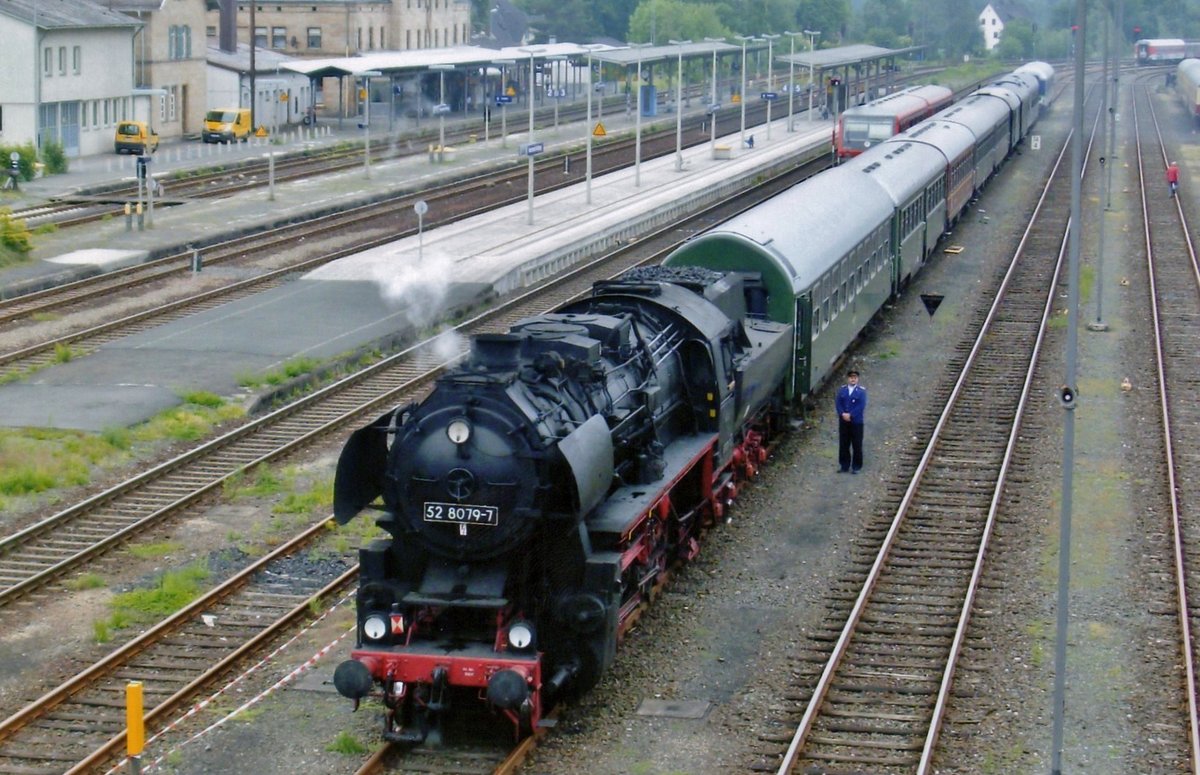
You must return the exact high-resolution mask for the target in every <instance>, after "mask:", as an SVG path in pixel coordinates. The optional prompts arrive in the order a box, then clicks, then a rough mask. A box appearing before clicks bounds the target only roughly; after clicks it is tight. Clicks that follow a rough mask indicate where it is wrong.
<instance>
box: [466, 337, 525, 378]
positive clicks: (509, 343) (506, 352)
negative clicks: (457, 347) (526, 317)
mask: <svg viewBox="0 0 1200 775" xmlns="http://www.w3.org/2000/svg"><path fill="white" fill-rule="evenodd" d="M520 352H521V337H519V336H513V335H512V334H479V335H478V336H476V337H475V338H474V339H473V340H472V341H471V360H472V361H473V362H474V363H475V364H477V365H479V366H482V367H483V368H485V369H487V370H488V371H500V370H503V369H515V368H516V367H517V356H518V355H519V354H520Z"/></svg>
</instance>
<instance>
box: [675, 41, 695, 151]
mask: <svg viewBox="0 0 1200 775" xmlns="http://www.w3.org/2000/svg"><path fill="white" fill-rule="evenodd" d="M689 43H691V41H690V40H672V41H670V44H671V45H672V46H679V68H678V70H677V71H676V73H675V171H676V172H683V104H682V102H681V101H682V99H683V47H684V46H686V45H687V44H689Z"/></svg>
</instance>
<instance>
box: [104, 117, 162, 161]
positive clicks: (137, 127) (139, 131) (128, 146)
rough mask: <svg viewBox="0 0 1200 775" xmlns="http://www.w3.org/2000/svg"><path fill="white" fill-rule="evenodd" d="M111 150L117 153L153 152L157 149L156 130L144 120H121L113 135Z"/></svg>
mask: <svg viewBox="0 0 1200 775" xmlns="http://www.w3.org/2000/svg"><path fill="white" fill-rule="evenodd" d="M113 150H115V151H116V152H117V153H137V154H145V153H154V152H155V151H156V150H158V132H155V131H154V130H153V129H151V128H150V126H149V125H148V124H147V123H146V122H145V121H121V122H118V124H117V131H116V133H115V134H114V135H113Z"/></svg>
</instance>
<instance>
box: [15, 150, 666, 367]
mask: <svg viewBox="0 0 1200 775" xmlns="http://www.w3.org/2000/svg"><path fill="white" fill-rule="evenodd" d="M668 140H669V141H670V142H669V143H668ZM673 143H674V140H673V139H671V138H668V137H667V136H666V135H665V134H664V135H661V136H657V137H655V138H653V139H652V140H649V141H646V142H643V146H644V147H645V148H646V149H647V153H648V154H653V155H655V156H658V155H662V154H665V153H668V152H669V149H668V147H667V146H668V145H670V148H671V149H673V148H674V145H673ZM632 153H633V142H632V140H629V141H623V142H620V143H616V144H611V145H609V146H607V147H606V148H605V149H604V150H603V151H601V152H599V153H597V154H594V158H593V166H594V167H595V168H596V169H597V170H599V171H600V172H606V171H610V170H613V169H619V168H620V167H622V166H624V165H626V164H627V163H628V162H629V160H630V159H631V158H632ZM525 175H526V173H525V172H524V171H520V172H518V171H515V170H501V171H497V172H494V173H491V174H488V175H484V176H477V177H472V178H468V179H463V180H457V181H453V182H450V183H447V184H446V185H443V186H439V187H437V188H436V189H426V190H425V191H422V192H419V193H409V194H404V195H400V196H397V197H393V198H390V199H388V200H386V201H384V202H379V203H373V204H369V205H363V206H361V207H357V208H353V209H351V210H347V211H343V212H339V213H334V214H331V215H326V216H319V217H316V218H314V219H312V220H309V221H306V222H304V223H300V224H296V225H289V226H284V227H281V228H279V229H274V230H271V231H270V232H267V233H265V234H256V235H251V236H248V237H242V238H238V239H234V240H229V241H227V242H224V243H220V244H218V245H214V246H211V247H209V248H207V249H206V250H205V251H204V254H205V255H204V262H205V264H206V265H207V266H210V267H211V266H213V265H222V266H237V267H240V268H244V269H246V270H247V271H258V272H259V273H258V274H257V275H255V276H252V277H250V278H247V279H242V280H237V281H234V282H230V283H229V284H227V285H224V286H222V287H219V288H213V289H209V290H205V291H201V292H196V293H193V294H191V295H188V296H185V297H183V298H179V299H175V300H172V301H170V302H167V303H163V304H160V305H159V306H156V307H151V308H148V309H143V310H141V311H138V312H136V313H133V314H129V315H125V316H122V317H120V318H117V319H112V320H107V321H105V322H104V323H101V324H99V325H95V326H91V327H88V328H81V329H79V330H76V331H72V332H69V333H66V334H61V335H58V336H55V337H52V338H48V339H44V340H43V341H40V342H35V343H33V344H29V345H26V346H24V347H21V348H19V349H16V350H10V351H9V352H5V353H0V380H2V379H6V378H7V379H14V378H17V377H20V376H22V375H25V374H28V373H31V372H32V371H34V370H36V369H38V368H41V367H43V366H46V365H49V364H52V363H54V362H56V361H57V360H58V359H59V358H60V353H61V352H62V351H63V349H64V348H68V349H69V350H70V352H71V353H72V356H73V357H75V356H78V355H82V354H85V353H86V352H89V351H92V350H95V349H96V348H98V347H99V346H101V345H103V344H104V343H106V342H110V341H113V340H114V339H117V338H120V337H123V336H128V335H129V334H132V333H136V332H138V331H142V330H145V329H147V328H149V327H151V326H155V325H161V324H162V323H164V322H167V321H169V320H174V319H177V318H179V317H182V316H184V315H188V314H192V313H195V312H198V311H201V310H203V309H209V308H212V307H214V306H217V305H219V304H224V303H227V302H229V301H231V300H233V299H235V298H240V297H242V296H245V295H248V294H252V293H259V292H261V291H263V290H266V289H267V288H270V287H273V286H275V285H278V284H280V283H282V282H286V281H288V280H289V279H291V278H292V277H293V276H294V275H295V274H296V273H297V272H304V271H309V270H312V269H314V268H316V267H318V266H321V265H323V264H326V263H328V262H330V261H334V260H336V259H339V258H342V257H344V256H347V255H351V254H354V253H357V252H360V251H362V250H366V249H369V248H372V247H376V246H379V245H384V244H387V243H389V242H392V241H395V240H396V239H400V238H403V237H405V236H409V235H411V234H415V233H416V231H417V222H416V221H417V219H416V216H415V215H414V214H413V211H412V205H413V203H415V202H416V201H417V200H418V199H423V200H425V201H426V202H430V203H432V205H433V206H432V207H431V210H432V211H433V212H437V213H439V215H438V216H437V217H436V218H435V219H433V223H432V224H431V225H432V226H437V225H444V224H446V223H451V222H454V221H456V220H460V219H463V218H469V217H471V216H473V215H476V214H479V213H481V212H485V211H487V210H490V209H493V208H496V207H502V206H504V205H505V204H509V203H511V202H514V201H519V200H520V199H522V198H523V195H518V194H516V193H514V192H515V191H519V190H521V187H520V186H509V185H505V183H506V182H512V181H517V182H521V183H523V182H524V178H525ZM518 179H520V180H518ZM573 183H574V181H572V180H570V179H567V178H564V177H563V176H561V175H554V176H547V175H543V182H542V183H541V184H540V185H539V187H538V190H539V191H541V192H546V191H552V190H555V189H558V188H561V187H563V186H568V185H572V184H573ZM340 234H349V235H351V237H350V242H349V244H342V245H339V246H338V247H337V248H336V249H333V250H329V249H322V242H321V241H322V240H323V239H328V238H330V237H331V236H334V235H340ZM372 234H374V235H377V236H373V237H372V236H370V235H372ZM304 244H309V245H312V246H313V248H312V249H311V250H308V251H298V250H297V246H298V245H304ZM298 252H299V253H300V255H299V256H298V257H297V258H295V259H293V260H291V261H289V262H288V263H287V264H285V265H284V266H282V267H277V268H272V269H261V268H257V267H258V266H259V262H261V261H269V260H271V259H273V258H277V257H278V256H291V255H294V254H296V253H298ZM191 271H192V256H191V253H190V251H184V252H182V253H178V254H175V255H171V256H167V257H164V258H161V259H158V260H156V261H152V262H150V263H146V264H139V265H137V266H133V267H128V268H125V269H121V270H117V271H114V272H110V273H106V274H103V275H99V276H96V277H91V278H87V279H84V280H79V281H76V282H73V283H70V284H68V285H63V286H58V287H55V288H51V289H47V290H45V291H41V292H38V293H34V294H29V295H27V296H20V297H16V298H13V299H10V300H7V301H5V302H0V323H3V322H7V321H14V320H20V319H28V318H31V317H32V316H34V315H41V316H47V315H52V316H58V315H62V314H64V312H66V311H69V310H73V309H76V308H78V307H80V306H82V305H85V304H89V303H95V302H96V301H97V300H101V301H106V300H109V299H111V298H113V297H114V296H115V295H117V294H128V293H129V292H130V291H132V290H134V289H139V290H140V291H142V292H145V291H147V290H148V289H153V288H157V287H161V286H162V285H164V284H165V283H167V282H169V281H171V280H173V279H176V278H179V277H184V276H186V275H187V274H188V273H190V272H191Z"/></svg>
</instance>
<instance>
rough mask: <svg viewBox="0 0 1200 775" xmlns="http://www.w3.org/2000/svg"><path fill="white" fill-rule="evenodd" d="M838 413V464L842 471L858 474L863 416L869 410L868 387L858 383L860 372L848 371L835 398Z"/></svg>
mask: <svg viewBox="0 0 1200 775" xmlns="http://www.w3.org/2000/svg"><path fill="white" fill-rule="evenodd" d="M835 406H836V407H837V415H838V465H839V466H840V467H841V468H840V470H841V472H842V473H845V472H847V471H849V472H850V473H852V474H857V473H858V472H859V471H860V470H862V465H863V449H862V445H863V418H864V415H865V413H866V411H867V389H866V388H865V387H863V386H862V385H860V384H858V372H857V371H855V370H854V369H850V371H848V372H846V384H845V385H842V386H841V387H840V388H838V392H837V398H836V399H835Z"/></svg>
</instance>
